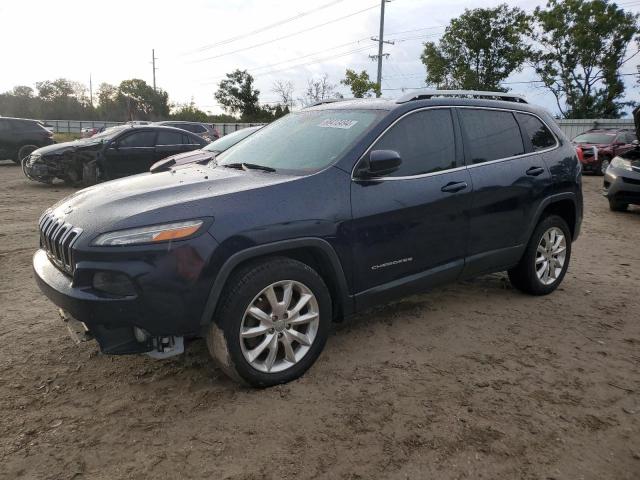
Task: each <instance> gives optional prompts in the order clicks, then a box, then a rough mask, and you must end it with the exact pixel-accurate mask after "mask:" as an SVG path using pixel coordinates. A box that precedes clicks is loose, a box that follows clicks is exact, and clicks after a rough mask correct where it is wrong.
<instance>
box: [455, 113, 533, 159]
mask: <svg viewBox="0 0 640 480" xmlns="http://www.w3.org/2000/svg"><path fill="white" fill-rule="evenodd" d="M459 112H460V119H461V122H462V130H463V132H464V135H465V139H466V148H465V151H466V152H467V156H468V158H469V159H470V161H471V163H474V164H475V163H483V162H490V161H492V160H499V159H501V158H509V157H515V156H516V155H522V154H523V153H524V144H523V142H522V135H521V134H520V127H518V124H517V122H516V119H515V117H514V116H513V114H512V113H511V112H503V111H500V110H475V109H466V108H461V109H460V110H459Z"/></svg>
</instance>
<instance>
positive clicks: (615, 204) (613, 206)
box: [609, 199, 629, 212]
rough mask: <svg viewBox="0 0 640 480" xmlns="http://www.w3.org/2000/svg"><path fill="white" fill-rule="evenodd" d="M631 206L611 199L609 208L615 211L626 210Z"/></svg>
mask: <svg viewBox="0 0 640 480" xmlns="http://www.w3.org/2000/svg"><path fill="white" fill-rule="evenodd" d="M627 208H629V204H628V203H625V202H619V201H617V200H613V199H609V209H610V210H611V211H613V212H625V211H626V210H627Z"/></svg>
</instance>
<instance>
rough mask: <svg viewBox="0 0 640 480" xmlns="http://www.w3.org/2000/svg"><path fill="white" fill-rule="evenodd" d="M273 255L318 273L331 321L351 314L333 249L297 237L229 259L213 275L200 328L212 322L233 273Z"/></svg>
mask: <svg viewBox="0 0 640 480" xmlns="http://www.w3.org/2000/svg"><path fill="white" fill-rule="evenodd" d="M275 256H278V257H288V258H292V259H294V260H298V261H300V262H302V263H305V264H307V265H309V266H310V267H311V268H313V269H314V270H316V271H317V272H318V274H319V275H320V276H321V277H322V279H323V280H324V282H325V283H326V284H327V288H329V292H330V294H331V301H332V304H333V315H334V321H339V320H340V319H342V318H343V317H344V316H347V315H349V314H351V313H353V311H354V303H353V297H352V296H351V295H349V290H348V286H347V280H346V276H345V274H344V270H343V268H342V264H341V262H340V259H339V258H338V255H337V253H336V252H335V250H334V249H333V247H332V246H331V245H330V244H329V242H327V241H326V240H323V239H320V238H299V239H293V240H286V241H281V242H274V243H269V244H265V245H258V246H255V247H250V248H247V249H245V250H241V251H239V252H237V253H235V254H233V255H232V256H231V257H229V258H228V259H227V260H226V262H225V263H224V264H223V265H222V267H221V268H220V270H219V272H218V274H217V275H216V278H215V280H214V283H213V287H212V288H211V291H210V292H209V296H208V298H207V303H206V304H205V308H204V311H203V313H202V318H201V321H200V323H201V325H203V326H204V325H208V324H210V323H211V322H212V321H214V314H215V311H216V308H217V306H218V303H219V300H220V296H221V294H222V291H223V289H224V287H225V285H226V284H227V280H228V279H229V277H230V276H231V275H232V274H233V272H235V271H237V270H238V269H239V268H242V267H243V266H245V265H247V264H248V263H250V262H254V261H256V260H261V259H264V258H268V257H275Z"/></svg>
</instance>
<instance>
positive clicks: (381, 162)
mask: <svg viewBox="0 0 640 480" xmlns="http://www.w3.org/2000/svg"><path fill="white" fill-rule="evenodd" d="M401 164H402V158H400V154H399V153H398V152H396V151H395V150H373V151H371V152H370V153H369V162H368V168H367V169H366V171H365V172H363V173H364V174H365V175H366V176H367V177H379V176H382V175H387V174H389V173H392V172H395V171H396V170H397V169H398V167H400V165H401Z"/></svg>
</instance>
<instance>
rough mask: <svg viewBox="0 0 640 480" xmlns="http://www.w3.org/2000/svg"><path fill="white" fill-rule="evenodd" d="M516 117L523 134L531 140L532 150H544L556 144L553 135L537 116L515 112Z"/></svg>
mask: <svg viewBox="0 0 640 480" xmlns="http://www.w3.org/2000/svg"><path fill="white" fill-rule="evenodd" d="M516 118H517V119H518V122H520V126H521V127H522V131H523V133H524V135H525V136H526V137H527V138H528V140H529V141H530V142H531V148H533V151H534V152H538V151H540V150H546V149H547V148H552V147H554V146H555V145H556V139H555V137H554V136H553V134H552V133H551V132H550V131H549V129H548V128H547V126H546V125H545V124H544V123H542V122H541V121H540V119H539V118H537V117H534V116H533V115H528V114H526V113H516Z"/></svg>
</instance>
